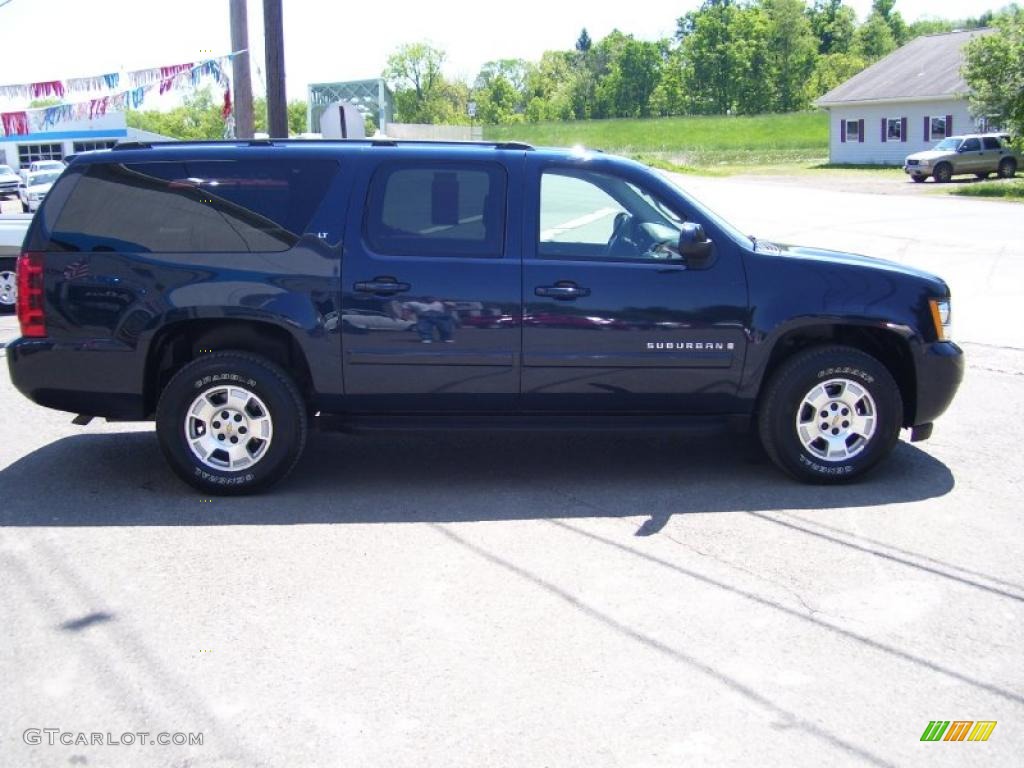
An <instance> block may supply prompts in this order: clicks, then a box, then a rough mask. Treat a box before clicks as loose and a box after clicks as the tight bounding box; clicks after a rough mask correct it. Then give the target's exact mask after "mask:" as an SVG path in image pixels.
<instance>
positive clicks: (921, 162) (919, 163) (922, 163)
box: [917, 160, 928, 165]
mask: <svg viewBox="0 0 1024 768" xmlns="http://www.w3.org/2000/svg"><path fill="white" fill-rule="evenodd" d="M917 164H918V165H928V161H927V160H918V161H917Z"/></svg>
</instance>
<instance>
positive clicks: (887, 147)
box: [816, 29, 993, 165]
mask: <svg viewBox="0 0 1024 768" xmlns="http://www.w3.org/2000/svg"><path fill="white" fill-rule="evenodd" d="M992 31H993V30H991V29H975V30H969V31H966V32H947V33H944V34H939V35H924V36H922V37H918V38H915V39H913V40H911V41H910V42H909V43H907V44H906V45H904V46H903V47H902V48H900V49H898V50H896V51H893V52H892V53H890V54H889V55H888V56H886V57H885V58H884V59H881V60H879V61H877V62H875V63H874V64H872V65H871V66H870V67H868V68H867V69H865V70H864V71H862V72H860V73H858V74H856V75H854V76H853V77H851V78H850V79H849V80H847V81H846V82H845V83H843V84H842V85H840V86H837V87H836V88H833V89H832V90H831V91H829V92H828V93H826V94H825V95H824V96H822V97H821V98H820V99H818V101H817V102H816V103H817V105H818V106H819V107H822V108H824V109H825V110H827V111H828V113H829V122H828V125H829V142H828V146H829V161H830V162H832V163H850V164H858V165H869V164H877V165H900V164H902V163H903V159H904V158H905V157H906V156H907V155H909V154H910V153H912V152H918V151H920V150H922V149H929V148H931V147H932V146H933V145H934V144H935V143H936V142H937V141H941V140H942V139H944V138H945V137H946V136H951V135H954V134H963V133H971V132H973V131H978V130H986V129H990V128H992V127H993V126H986V125H985V121H984V119H979V118H977V117H976V116H974V115H972V114H971V113H970V108H969V105H968V103H967V92H968V87H967V83H966V82H964V79H963V75H962V74H961V72H960V69H961V66H962V65H963V56H964V52H963V48H964V45H965V44H966V43H967V42H968V41H969V40H972V39H973V38H975V37H977V36H979V35H986V34H990V33H991V32H992Z"/></svg>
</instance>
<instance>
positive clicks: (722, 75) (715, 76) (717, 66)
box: [676, 0, 745, 114]
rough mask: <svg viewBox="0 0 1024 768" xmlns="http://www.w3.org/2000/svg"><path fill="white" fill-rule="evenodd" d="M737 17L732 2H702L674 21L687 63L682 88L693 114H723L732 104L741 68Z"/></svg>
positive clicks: (741, 54)
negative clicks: (689, 96)
mask: <svg viewBox="0 0 1024 768" xmlns="http://www.w3.org/2000/svg"><path fill="white" fill-rule="evenodd" d="M740 16H741V8H740V6H738V5H737V4H736V3H735V2H733V0H704V3H703V4H702V5H701V7H700V8H699V9H697V10H696V11H690V12H689V13H687V14H686V15H684V16H682V17H680V18H679V19H678V20H677V22H676V27H677V31H676V37H677V38H678V39H679V40H680V42H681V43H682V45H683V49H684V51H685V53H684V55H685V57H686V59H687V61H688V66H687V68H686V87H687V89H688V90H689V91H690V94H691V104H692V107H693V109H694V111H696V112H700V113H712V114H725V113H726V112H730V111H731V110H732V108H733V106H734V105H735V103H736V95H737V90H738V80H737V78H738V76H739V75H740V74H741V73H742V72H743V70H744V69H745V63H744V53H745V51H744V50H743V47H742V46H741V45H740V43H741V41H740V39H739V27H740Z"/></svg>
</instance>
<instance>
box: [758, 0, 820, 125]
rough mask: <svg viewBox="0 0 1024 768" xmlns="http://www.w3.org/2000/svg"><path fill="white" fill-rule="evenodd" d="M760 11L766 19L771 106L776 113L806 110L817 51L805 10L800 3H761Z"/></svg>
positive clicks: (788, 0)
mask: <svg viewBox="0 0 1024 768" xmlns="http://www.w3.org/2000/svg"><path fill="white" fill-rule="evenodd" d="M762 8H763V9H764V12H765V15H766V17H767V30H766V33H767V34H766V36H767V59H768V71H769V75H770V78H771V81H772V84H773V85H774V91H775V98H774V103H773V105H772V106H773V108H774V110H775V111H779V112H792V111H794V110H797V109H806V108H807V107H808V106H809V93H808V89H807V85H808V80H809V79H810V76H811V73H812V72H813V71H814V61H815V57H816V51H817V41H816V39H815V37H814V33H813V31H812V30H811V23H810V21H809V20H808V18H807V15H806V13H805V9H806V6H805V5H804V3H803V0H762Z"/></svg>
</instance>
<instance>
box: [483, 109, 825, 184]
mask: <svg viewBox="0 0 1024 768" xmlns="http://www.w3.org/2000/svg"><path fill="white" fill-rule="evenodd" d="M484 137H485V138H487V139H488V140H492V141H513V140H516V141H525V142H528V143H530V144H533V145H535V146H558V147H569V146H574V145H576V144H582V145H583V146H586V147H592V148H595V149H603V150H604V151H605V152H612V153H615V154H618V155H626V156H627V157H633V158H635V159H637V160H640V161H642V162H645V163H648V164H650V165H655V166H658V167H661V168H666V169H668V170H673V171H682V172H687V171H690V172H694V173H712V174H723V175H725V174H731V173H741V172H742V173H750V172H760V173H770V172H772V171H773V170H785V171H786V172H791V171H792V170H793V169H794V168H807V167H811V166H815V165H821V164H823V163H826V162H827V160H828V116H827V115H826V114H825V113H824V112H796V113H791V114H785V115H756V116H751V117H720V116H713V117H712V116H709V117H663V118H653V119H648V120H580V121H570V122H559V123H534V124H523V125H496V126H485V127H484Z"/></svg>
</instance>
